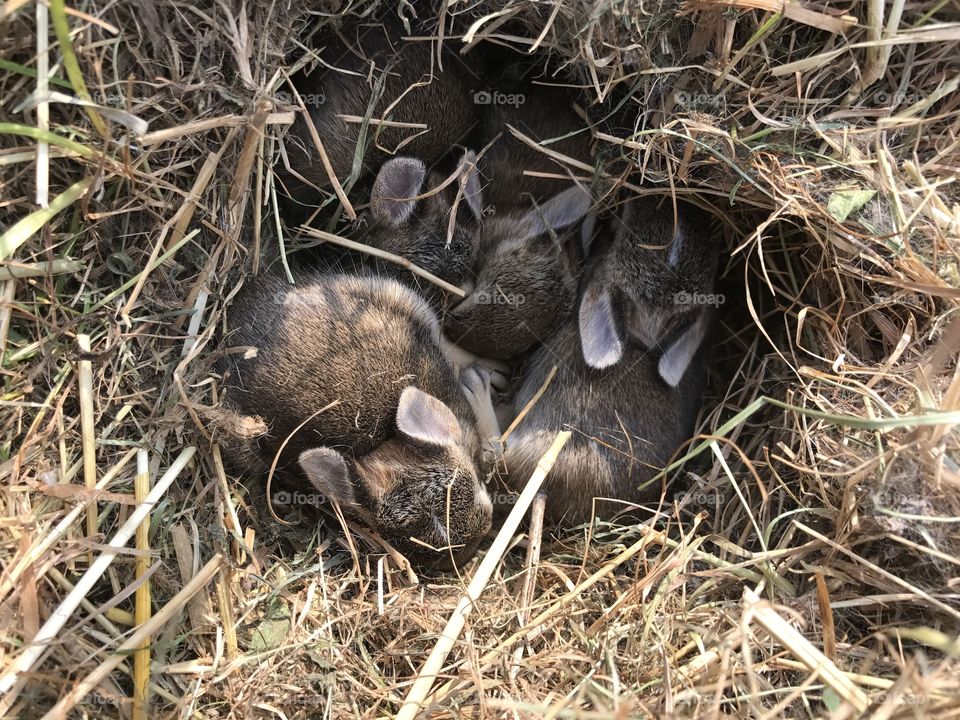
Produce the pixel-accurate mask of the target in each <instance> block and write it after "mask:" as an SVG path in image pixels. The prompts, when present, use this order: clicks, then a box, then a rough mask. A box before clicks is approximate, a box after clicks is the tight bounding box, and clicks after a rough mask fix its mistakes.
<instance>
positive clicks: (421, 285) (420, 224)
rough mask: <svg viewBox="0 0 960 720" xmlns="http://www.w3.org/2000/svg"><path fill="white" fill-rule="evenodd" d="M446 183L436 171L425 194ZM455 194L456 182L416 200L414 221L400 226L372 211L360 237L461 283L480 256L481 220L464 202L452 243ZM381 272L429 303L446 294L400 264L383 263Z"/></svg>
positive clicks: (431, 175) (410, 219)
mask: <svg viewBox="0 0 960 720" xmlns="http://www.w3.org/2000/svg"><path fill="white" fill-rule="evenodd" d="M445 179H446V176H445V175H443V174H441V173H437V172H431V173H430V174H429V176H428V178H427V181H426V182H425V183H424V185H423V187H422V188H421V190H420V194H427V193H428V192H430V191H432V190H433V189H434V188H436V187H437V186H439V185H440V184H441V183H442V182H443V181H444V180H445ZM456 192H457V183H452V184H451V185H450V186H448V187H447V188H445V189H444V190H443V191H441V192H438V193H434V194H432V195H429V196H428V197H424V198H421V199H420V200H418V201H416V205H415V207H414V209H413V212H412V213H411V215H410V217H409V218H407V220H406V221H404V222H403V223H400V224H399V225H391V224H388V223H386V222H383V221H380V220H378V219H377V217H376V213H375V212H370V213H368V214H367V219H366V224H365V225H364V226H363V227H362V229H361V231H360V232H359V233H358V234H357V236H356V239H357V240H358V241H359V242H362V243H364V244H366V245H370V246H371V247H375V248H378V249H380V250H385V251H387V252H391V253H393V254H395V255H399V256H400V257H403V258H406V259H407V260H409V261H410V262H412V263H413V264H414V265H416V266H418V267H420V268H421V269H423V270H426V271H427V272H429V273H432V274H434V275H436V276H437V277H439V278H440V279H442V280H446V281H447V282H448V283H451V284H452V285H460V284H461V283H462V282H463V281H464V279H465V277H466V276H467V272H468V270H469V269H470V268H471V267H472V265H473V262H474V258H475V256H476V252H477V243H478V237H477V236H478V233H479V230H480V222H479V218H477V217H476V216H475V215H474V214H473V213H472V212H471V210H470V208H469V207H468V204H467V202H466V200H465V199H463V198H461V200H460V202H459V204H458V205H457V216H456V222H455V224H454V228H453V235H452V237H451V238H450V242H449V243H448V242H447V229H448V227H449V222H450V213H451V211H452V206H453V201H454V199H455V198H456ZM378 271H379V272H381V273H385V274H389V275H390V276H392V277H395V278H397V279H398V280H400V281H401V282H404V283H406V284H409V285H411V286H413V287H416V288H417V289H418V290H419V291H420V292H421V293H423V294H424V295H426V296H427V298H428V299H429V300H432V301H437V300H439V299H440V297H441V293H442V290H440V289H439V288H438V286H437V285H435V284H434V283H431V282H430V281H428V280H424V279H423V278H420V277H419V276H417V275H414V274H413V273H411V272H409V271H408V270H406V269H404V268H401V267H399V266H397V265H394V264H392V263H386V262H384V263H381V264H378Z"/></svg>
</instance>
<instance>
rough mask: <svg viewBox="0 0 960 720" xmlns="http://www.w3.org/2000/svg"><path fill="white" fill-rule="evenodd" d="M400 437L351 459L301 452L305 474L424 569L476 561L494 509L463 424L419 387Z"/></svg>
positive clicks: (404, 397)
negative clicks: (475, 553) (466, 437)
mask: <svg viewBox="0 0 960 720" xmlns="http://www.w3.org/2000/svg"><path fill="white" fill-rule="evenodd" d="M396 422H397V431H398V436H397V437H396V438H394V439H391V440H388V441H387V442H385V443H383V444H381V445H380V446H378V447H377V448H376V449H375V450H373V451H371V452H370V453H368V454H367V455H365V456H362V457H358V458H355V459H353V460H351V459H348V458H347V457H346V456H344V455H343V454H341V453H340V452H338V451H337V450H335V449H333V448H330V447H319V448H314V449H310V450H307V451H305V452H303V453H301V455H300V458H299V461H300V467H301V468H302V470H303V472H304V473H305V474H306V476H307V478H308V479H309V480H310V482H311V483H313V485H314V487H316V488H317V490H318V491H320V492H321V493H323V494H324V495H325V496H326V497H327V498H329V499H334V500H336V501H337V502H338V503H339V504H340V506H341V507H342V508H343V509H344V510H345V511H347V512H348V513H349V514H351V515H354V516H356V517H357V518H359V519H360V520H362V521H363V522H364V523H366V524H367V526H368V527H370V528H371V529H372V530H374V531H376V532H377V533H378V534H379V535H380V536H381V537H383V538H384V539H385V540H386V541H387V542H389V543H390V544H391V545H393V546H394V547H395V548H397V550H399V551H400V552H402V553H403V554H404V555H406V556H407V558H409V559H410V561H411V562H413V563H415V564H417V565H426V566H446V565H449V564H450V563H451V562H453V563H457V562H460V561H462V560H463V559H466V558H469V557H471V556H472V555H473V553H474V552H475V550H476V548H477V545H478V544H479V542H480V541H481V540H482V539H483V537H484V536H485V535H486V533H487V531H488V530H489V529H490V523H491V512H492V506H491V503H490V498H489V496H488V495H487V491H486V489H485V488H484V485H483V483H482V482H481V480H480V478H479V477H478V476H477V469H476V464H475V462H474V459H473V456H472V454H471V453H470V452H469V451H468V450H467V449H466V448H465V447H464V445H465V444H466V442H465V437H464V436H465V434H466V432H469V431H468V430H466V431H465V430H464V429H463V428H461V426H460V423H459V421H458V420H457V417H456V416H455V415H454V414H453V412H452V411H451V410H450V408H448V407H447V406H446V405H445V404H444V403H443V402H441V401H440V400H438V399H437V398H435V397H433V396H432V395H429V394H427V393H425V392H423V391H421V390H419V389H417V388H416V387H414V386H412V385H411V386H409V387H407V388H405V389H404V391H403V392H402V393H401V395H400V403H399V406H398V407H397V416H396Z"/></svg>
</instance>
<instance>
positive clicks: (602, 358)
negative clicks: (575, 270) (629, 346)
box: [580, 287, 623, 370]
mask: <svg viewBox="0 0 960 720" xmlns="http://www.w3.org/2000/svg"><path fill="white" fill-rule="evenodd" d="M580 345H581V347H582V348H583V359H584V360H586V362H587V365H589V366H590V367H593V368H597V369H598V370H601V369H603V368H606V367H610V366H611V365H615V364H616V363H618V362H619V361H620V358H621V357H623V339H622V338H621V335H620V331H619V329H618V328H617V319H616V317H615V315H614V310H613V299H612V298H611V297H610V292H609V291H608V290H606V289H602V290H601V289H599V288H596V287H592V288H591V287H588V288H587V290H586V292H584V294H583V299H582V300H581V301H580Z"/></svg>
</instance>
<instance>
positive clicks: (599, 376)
mask: <svg viewBox="0 0 960 720" xmlns="http://www.w3.org/2000/svg"><path fill="white" fill-rule="evenodd" d="M578 344H579V341H578V339H577V323H576V321H575V320H573V319H571V320H570V321H569V322H567V323H566V324H565V325H564V326H563V327H562V328H561V329H560V331H559V332H558V333H557V334H556V335H554V336H553V337H552V338H551V339H550V340H549V341H547V343H546V344H545V345H543V346H541V347H540V348H539V349H538V350H537V351H536V352H535V353H534V354H533V356H532V357H531V358H530V360H529V361H528V364H527V366H526V368H525V370H524V373H523V382H522V385H521V387H520V391H519V393H518V394H517V397H516V399H515V401H514V410H515V413H517V414H518V413H519V412H520V411H521V410H522V409H523V408H524V407H525V406H526V405H527V403H529V402H530V400H531V398H532V397H533V396H534V394H535V393H536V392H537V391H538V390H539V389H540V387H541V386H542V385H543V383H544V381H545V380H546V378H547V375H548V373H549V372H550V370H551V368H552V367H553V366H554V365H556V366H557V374H556V375H555V376H554V378H553V380H552V381H551V383H550V385H549V386H548V387H547V390H546V392H545V393H544V394H543V396H542V397H541V398H540V399H539V400H538V401H537V402H536V404H534V405H533V407H532V408H531V410H530V412H529V413H528V414H527V416H526V417H525V418H524V419H523V420H522V421H521V422H520V424H519V425H518V426H517V427H516V429H515V430H514V431H513V433H512V434H511V435H510V437H509V438H508V440H507V447H506V450H505V453H504V465H505V467H506V472H507V482H508V484H509V486H510V487H511V488H512V489H513V490H516V491H517V492H519V491H520V490H522V489H523V486H524V485H525V484H526V482H527V480H528V479H529V478H530V475H531V474H532V473H533V471H534V469H535V468H536V466H537V463H538V462H539V461H540V458H541V457H543V454H544V453H545V452H546V451H547V449H548V448H549V447H550V445H551V443H552V442H553V440H554V438H555V437H556V434H557V432H558V431H560V430H565V429H570V430H572V431H573V435H572V436H571V438H570V440H569V441H568V442H567V445H566V447H564V449H563V450H562V451H561V453H560V455H559V457H558V458H557V462H556V464H555V465H554V466H553V469H552V470H551V471H550V474H549V475H547V478H546V480H545V481H544V485H543V492H545V493H546V496H547V502H546V508H545V513H546V518H547V520H548V522H550V524H552V525H554V526H558V527H572V526H575V525H579V524H581V523H584V522H587V521H589V520H590V518H591V517H592V516H593V515H594V513H596V515H597V516H598V517H604V518H609V517H611V516H612V515H613V514H615V513H616V512H618V511H620V510H623V509H625V508H624V503H623V502H617V503H614V502H604V501H601V500H596V501H595V500H594V498H611V499H613V500H620V501H625V502H627V503H641V502H649V501H653V500H656V499H657V498H659V496H660V485H659V483H658V484H655V485H653V486H650V487H643V483H644V482H645V481H647V480H649V479H650V478H652V477H653V476H654V475H656V474H657V472H658V471H659V470H660V469H661V468H662V467H663V466H664V465H666V464H667V462H668V461H669V460H670V457H671V455H672V454H673V452H674V450H676V449H677V448H678V447H679V446H680V444H681V443H682V442H684V441H685V440H687V439H689V438H690V436H691V435H692V433H693V429H694V428H693V424H694V421H695V419H696V415H697V412H698V410H699V407H700V397H701V394H702V391H703V372H702V367H701V365H700V363H699V358H698V360H697V361H694V363H693V365H694V367H691V368H690V369H689V370H688V372H687V373H686V374H685V375H684V377H683V378H682V379H681V381H680V382H679V384H678V385H677V386H676V387H671V386H670V385H668V384H667V383H665V382H664V381H663V378H662V377H661V376H660V374H659V373H658V371H657V361H658V358H657V356H656V355H655V354H654V353H652V352H651V351H648V350H646V349H644V348H642V347H640V346H639V345H636V344H628V345H627V346H626V347H625V348H624V352H623V357H622V359H621V361H620V362H619V363H617V364H616V365H614V366H613V367H610V368H607V369H605V370H597V369H595V368H592V367H590V366H589V365H588V364H587V363H585V362H584V359H583V356H582V355H581V354H580V352H579V351H578V348H577V346H578Z"/></svg>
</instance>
